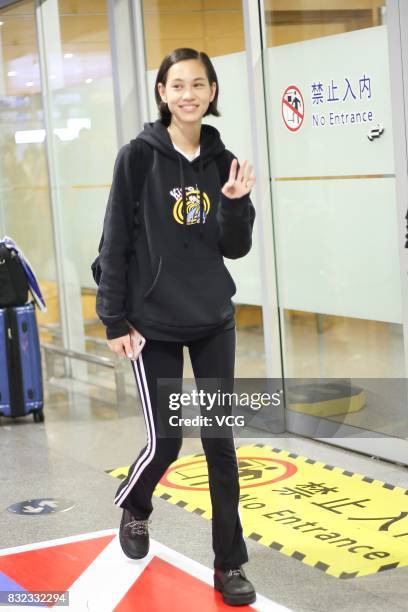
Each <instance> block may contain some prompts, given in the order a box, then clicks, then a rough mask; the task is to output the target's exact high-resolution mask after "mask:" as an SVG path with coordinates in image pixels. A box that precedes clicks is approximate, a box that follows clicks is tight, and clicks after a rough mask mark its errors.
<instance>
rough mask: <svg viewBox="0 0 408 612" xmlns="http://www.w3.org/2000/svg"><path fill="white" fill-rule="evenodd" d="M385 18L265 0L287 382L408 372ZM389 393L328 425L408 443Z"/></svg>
mask: <svg viewBox="0 0 408 612" xmlns="http://www.w3.org/2000/svg"><path fill="white" fill-rule="evenodd" d="M353 5H354V6H355V7H356V8H353ZM384 20H385V2H383V1H381V0H370V1H368V0H367V2H364V1H362V0H360V1H359V2H354V3H353V2H350V1H346V0H338V1H336V2H334V1H333V2H323V1H319V0H309V1H307V0H306V1H304V0H302V1H300V0H292V1H290V2H289V1H287V2H286V1H285V2H281V1H279V0H268V1H267V2H266V3H265V22H266V33H267V35H266V40H267V49H266V50H265V58H264V59H265V65H266V73H265V79H266V85H267V90H268V100H267V109H268V124H269V134H268V136H269V146H270V167H271V176H272V189H273V217H274V233H275V241H276V252H277V270H278V291H279V304H280V313H281V327H282V336H283V338H282V340H283V363H284V372H285V376H286V377H287V378H294V377H298V378H300V377H310V378H312V377H317V378H318V377H321V378H323V379H326V378H330V377H336V378H337V377H348V378H354V379H356V378H361V379H374V378H376V379H395V378H397V377H401V378H404V377H405V366H404V340H403V327H402V312H401V286H400V268H399V256H398V227H397V206H396V194H395V168H394V155H393V138H392V111H391V106H392V105H391V95H390V81H389V57H388V41H387V27H386V25H385V21H384ZM401 78H402V76H401ZM374 382H375V381H373V385H374ZM367 384H368V383H367ZM397 386H398V385H397V384H396V382H395V387H397ZM377 387H378V385H377ZM385 389H386V391H385ZM392 389H393V386H392V384H391V383H389V384H388V385H386V386H385V387H383V390H382V391H381V389H377V391H376V393H377V395H376V399H374V398H373V397H369V393H367V397H368V401H367V403H366V404H365V406H361V405H360V406H359V408H358V410H356V411H352V410H351V409H350V413H349V414H347V413H346V414H345V413H344V410H343V411H342V410H339V411H338V413H339V414H337V413H336V414H335V415H333V416H331V417H330V418H331V419H333V420H340V421H341V422H344V423H348V424H351V425H356V426H358V427H362V428H364V429H368V430H375V431H380V432H387V433H390V434H394V435H398V436H401V435H408V424H407V417H406V400H405V401H396V402H391V401H389V399H390V397H389V394H390V393H391V392H392ZM366 390H367V388H366ZM404 397H405V396H404ZM401 424H403V428H402V430H401Z"/></svg>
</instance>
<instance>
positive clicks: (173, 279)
mask: <svg viewBox="0 0 408 612" xmlns="http://www.w3.org/2000/svg"><path fill="white" fill-rule="evenodd" d="M236 290H237V288H236V286H235V283H234V280H233V278H232V276H231V274H230V273H229V271H228V269H227V267H226V266H225V264H224V261H223V259H222V257H210V258H201V257H200V258H192V257H185V258H182V257H166V256H161V257H160V260H159V265H158V268H157V273H156V276H155V278H154V280H153V283H152V284H151V286H150V287H149V289H148V290H147V291H146V293H145V294H144V296H143V298H144V302H143V310H144V317H145V319H146V320H149V321H156V322H158V323H160V324H162V325H163V324H164V325H169V326H176V327H193V326H206V325H208V326H211V325H215V324H217V323H219V322H220V321H222V320H223V319H225V318H227V317H228V316H229V315H230V314H232V313H233V312H234V308H233V305H232V303H231V297H232V296H233V295H234V294H235V293H236Z"/></svg>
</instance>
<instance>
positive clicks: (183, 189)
mask: <svg viewBox="0 0 408 612" xmlns="http://www.w3.org/2000/svg"><path fill="white" fill-rule="evenodd" d="M177 157H178V161H179V172H180V185H181V195H182V199H183V206H182V216H183V225H184V228H185V232H186V231H187V229H188V228H187V199H186V185H185V179H184V172H183V158H182V155H181V153H179V152H178V151H177ZM198 168H199V180H198V192H199V207H200V214H199V219H200V232H199V235H200V239H201V240H202V239H203V235H204V233H203V222H204V201H203V192H202V190H201V185H202V184H203V180H204V169H203V158H202V156H201V155H200V156H199V160H198ZM187 236H188V234H186V233H184V248H185V249H186V248H187V247H188V240H187Z"/></svg>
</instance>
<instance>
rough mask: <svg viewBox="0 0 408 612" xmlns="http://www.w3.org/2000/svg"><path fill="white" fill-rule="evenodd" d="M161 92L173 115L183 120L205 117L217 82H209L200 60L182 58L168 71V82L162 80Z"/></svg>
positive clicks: (189, 121) (197, 119) (181, 121)
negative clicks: (163, 82) (164, 83)
mask: <svg viewBox="0 0 408 612" xmlns="http://www.w3.org/2000/svg"><path fill="white" fill-rule="evenodd" d="M158 90H159V94H160V96H161V99H162V100H163V101H164V102H167V106H168V108H169V111H170V112H171V114H172V121H173V119H174V118H175V119H177V121H178V122H179V123H190V124H191V123H195V122H197V121H201V118H202V117H203V115H204V113H205V112H206V110H207V109H208V106H209V104H210V102H211V101H212V100H213V99H214V96H215V91H216V84H215V83H212V84H211V85H210V83H209V82H208V77H207V72H206V70H205V67H204V64H203V63H202V62H200V60H196V59H190V60H182V61H180V62H177V63H176V64H173V66H171V67H170V69H169V71H168V72H167V82H166V85H163V84H162V83H159V84H158Z"/></svg>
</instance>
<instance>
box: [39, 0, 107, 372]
mask: <svg viewBox="0 0 408 612" xmlns="http://www.w3.org/2000/svg"><path fill="white" fill-rule="evenodd" d="M41 19H42V23H43V33H44V41H43V42H44V46H45V53H46V57H47V79H48V87H49V91H50V100H49V102H50V106H51V115H52V119H51V121H52V131H53V136H54V137H53V140H52V147H53V165H54V169H55V176H56V183H57V189H56V192H55V199H56V204H57V207H58V211H59V223H60V228H59V231H60V237H61V249H62V254H63V269H64V282H65V295H66V301H67V317H68V334H69V342H70V346H71V348H74V349H76V350H80V351H83V350H86V351H88V352H95V351H96V349H97V348H98V344H97V342H98V340H99V341H100V345H99V346H100V348H101V350H102V351H103V352H105V351H108V348H107V346H106V340H105V338H106V336H105V328H104V327H103V325H102V324H101V323H100V321H99V319H98V318H97V315H96V313H95V297H96V287H95V283H94V281H93V278H92V275H91V270H90V266H91V263H92V261H93V260H94V258H95V256H96V250H97V246H98V244H99V239H100V234H101V231H102V223H103V217H104V213H105V209H106V203H107V200H108V195H109V190H110V183H111V180H112V172H113V164H114V161H115V157H116V153H117V149H118V146H117V137H116V125H115V109H114V103H113V86H112V67H111V49H110V42H109V27H108V14H107V3H106V1H105V0H60V1H59V2H57V0H48V1H47V2H46V3H43V4H42V5H41ZM109 354H110V352H109ZM110 355H111V354H110ZM72 364H73V367H74V369H75V370H76V377H77V378H78V377H81V372H83V371H84V364H80V363H79V362H72ZM104 375H106V372H105V371H104V370H103V371H102V376H104Z"/></svg>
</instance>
